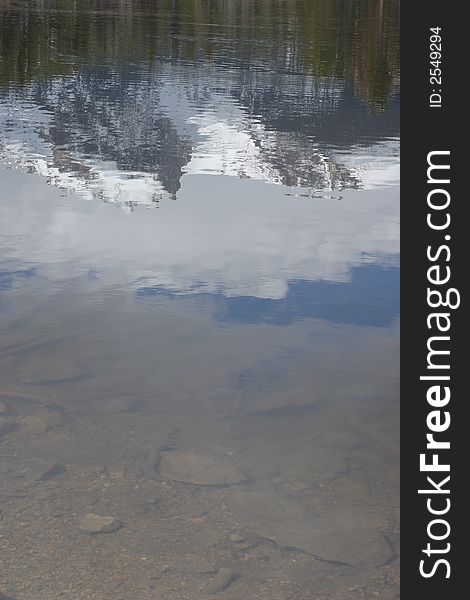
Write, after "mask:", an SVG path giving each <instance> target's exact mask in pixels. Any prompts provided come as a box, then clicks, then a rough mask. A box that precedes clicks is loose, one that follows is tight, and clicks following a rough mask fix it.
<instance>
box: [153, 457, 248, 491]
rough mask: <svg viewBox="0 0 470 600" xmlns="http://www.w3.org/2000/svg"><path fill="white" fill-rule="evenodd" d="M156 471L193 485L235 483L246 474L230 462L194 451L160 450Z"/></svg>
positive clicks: (171, 478) (166, 477)
mask: <svg viewBox="0 0 470 600" xmlns="http://www.w3.org/2000/svg"><path fill="white" fill-rule="evenodd" d="M158 472H159V473H160V475H161V476H162V477H163V478H164V479H169V480H171V481H179V482H181V483H192V484H193V485H235V484H237V483H242V482H243V481H246V476H245V475H244V474H243V473H242V472H241V471H240V470H239V469H238V468H237V467H236V466H235V465H233V464H232V463H230V462H229V461H227V460H225V459H217V458H213V457H212V456H207V455H204V454H197V453H195V452H178V451H175V452H162V454H161V457H160V463H159V465H158Z"/></svg>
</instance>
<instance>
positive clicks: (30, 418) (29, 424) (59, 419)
mask: <svg viewBox="0 0 470 600" xmlns="http://www.w3.org/2000/svg"><path fill="white" fill-rule="evenodd" d="M64 421H65V419H64V415H63V414H62V412H61V411H59V410H43V411H40V412H38V413H36V414H34V415H26V416H24V417H22V418H21V419H20V421H19V426H20V430H21V431H22V432H23V433H31V434H33V435H40V434H42V433H47V432H48V431H49V430H50V429H53V428H54V427H60V426H61V425H63V424H64Z"/></svg>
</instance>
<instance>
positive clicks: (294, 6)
mask: <svg viewBox="0 0 470 600" xmlns="http://www.w3.org/2000/svg"><path fill="white" fill-rule="evenodd" d="M156 7H158V8H156ZM398 31H399V2H398V0H381V1H380V2H379V1H378V0H354V1H348V0H336V1H333V0H285V1H284V2H279V1H278V0H239V1H238V2H236V3H235V2H225V1H223V0H212V1H209V0H159V2H158V4H157V3H156V2H155V1H154V0H114V1H111V0H80V2H77V1H76V0H53V1H51V2H47V3H44V2H40V1H39V0H36V1H34V0H31V2H23V3H17V2H15V3H10V2H8V1H6V0H0V85H5V84H8V82H15V83H20V84H21V83H26V82H28V81H31V80H32V79H36V78H42V77H48V76H50V75H54V74H60V73H62V74H66V73H69V72H71V71H73V70H74V69H76V68H78V67H80V66H81V65H83V64H85V63H86V64H88V65H94V64H102V63H103V62H106V63H108V64H109V63H113V62H114V61H115V62H116V63H118V62H120V61H122V59H124V58H125V59H126V61H129V62H132V61H139V62H142V61H146V62H147V64H148V66H149V68H151V67H152V65H153V64H154V63H155V62H156V60H157V59H158V60H159V61H161V60H165V61H197V62H200V61H205V62H208V61H209V62H214V63H216V64H218V65H219V66H220V67H222V68H225V69H231V68H234V67H236V66H238V67H241V68H243V66H245V67H248V66H249V67H250V69H254V70H257V69H259V70H263V69H265V68H266V66H267V65H268V66H270V67H271V68H274V69H277V70H281V71H286V72H292V73H301V74H304V75H308V74H314V75H317V76H325V77H336V78H341V79H343V78H345V79H347V80H349V81H350V82H351V86H352V89H353V90H354V91H355V93H356V94H357V95H359V96H362V97H364V98H365V99H367V101H368V102H369V103H370V105H371V106H372V107H373V108H374V109H375V110H382V109H383V108H384V107H385V105H386V103H387V99H388V97H389V95H390V92H391V90H392V88H393V85H394V81H395V80H396V79H397V76H398V69H399V54H398V53H399V45H398Z"/></svg>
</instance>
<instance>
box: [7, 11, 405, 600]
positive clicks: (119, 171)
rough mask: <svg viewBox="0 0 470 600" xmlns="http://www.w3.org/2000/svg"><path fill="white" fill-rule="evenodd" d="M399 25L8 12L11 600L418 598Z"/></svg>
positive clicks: (354, 19)
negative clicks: (401, 410) (402, 329)
mask: <svg viewBox="0 0 470 600" xmlns="http://www.w3.org/2000/svg"><path fill="white" fill-rule="evenodd" d="M379 4H380V6H378V5H379ZM378 5H377V6H375V5H372V4H371V3H368V2H362V1H359V0H358V1H356V2H351V3H330V2H326V1H322V0H319V1H315V2H301V1H299V2H287V1H285V2H261V1H259V2H257V1H249V0H247V1H243V2H240V5H239V10H235V9H234V8H233V5H232V3H226V2H204V1H202V0H201V1H194V2H159V3H158V6H156V5H155V4H154V3H151V2H138V1H137V0H135V1H127V2H113V3H101V2H99V3H96V2H93V3H91V2H90V3H89V2H83V3H80V6H77V5H76V4H75V3H68V2H65V1H63V2H60V1H56V2H51V3H47V4H46V5H44V3H39V2H32V3H28V5H27V6H26V5H25V4H23V3H17V2H2V3H1V4H0V32H1V33H0V45H1V48H2V51H1V56H2V58H1V59H0V67H1V68H0V73H1V76H0V125H1V132H0V182H1V186H0V321H1V325H0V334H1V335H0V373H1V385H0V472H1V476H0V536H1V537H0V552H1V556H2V569H1V571H0V597H2V594H3V595H4V596H5V597H8V598H13V599H16V600H30V599H31V600H32V599H33V598H34V599H35V600H38V599H39V600H56V599H59V598H68V599H69V600H81V599H85V598H93V599H94V600H100V599H106V600H107V599H111V598H112V599H113V600H118V599H123V600H124V599H128V598H135V599H142V600H146V599H155V598H165V600H171V599H172V598H173V599H177V600H185V599H198V600H199V599H201V600H205V599H206V598H207V599H208V600H209V599H210V598H218V599H219V598H220V599H221V600H222V599H223V600H248V599H250V600H251V599H255V598H261V599H265V600H268V599H269V600H312V598H315V599H317V598H318V599H321V600H326V599H328V600H340V599H341V600H343V599H344V600H346V599H348V600H354V599H356V598H383V599H393V598H398V597H399V591H398V589H399V588H398V583H399V578H398V558H399V487H398V486H399V430H398V422H399V415H398V378H399V372H398V359H399V355H398V347H399V229H398V226H399V196H398V175H399V157H398V151H399V115H398V103H399V84H398V77H399V73H398V66H397V65H398V24H397V23H398V17H397V14H398V3H397V2H394V1H393V0H385V1H384V2H381V3H378ZM272 40H274V41H275V43H273V41H272Z"/></svg>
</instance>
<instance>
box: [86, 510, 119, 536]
mask: <svg viewBox="0 0 470 600" xmlns="http://www.w3.org/2000/svg"><path fill="white" fill-rule="evenodd" d="M121 527H122V522H121V521H120V520H119V519H116V518H115V517H102V516H100V515H95V514H92V513H89V514H87V515H85V517H84V518H83V519H82V520H81V521H80V524H79V528H80V531H83V532H84V533H88V534H89V535H95V534H98V533H113V532H114V531H117V530H118V529H121Z"/></svg>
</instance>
